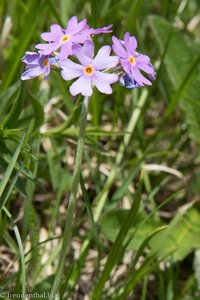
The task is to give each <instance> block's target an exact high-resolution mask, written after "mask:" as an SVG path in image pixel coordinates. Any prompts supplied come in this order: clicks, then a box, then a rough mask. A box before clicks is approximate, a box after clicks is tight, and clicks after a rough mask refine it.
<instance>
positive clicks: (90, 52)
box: [83, 40, 94, 60]
mask: <svg viewBox="0 0 200 300" xmlns="http://www.w3.org/2000/svg"><path fill="white" fill-rule="evenodd" d="M83 52H84V54H85V55H86V56H88V57H89V58H91V60H92V59H93V56H94V44H93V42H92V41H90V40H87V41H85V43H84V45H83Z"/></svg>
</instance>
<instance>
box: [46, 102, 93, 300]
mask: <svg viewBox="0 0 200 300" xmlns="http://www.w3.org/2000/svg"><path fill="white" fill-rule="evenodd" d="M88 103H89V98H88V97H85V98H84V101H83V105H82V110H81V117H80V129H79V138H78V144H77V151H76V159H75V168H74V175H73V180H72V190H71V195H70V198H69V204H68V208H67V214H66V220H65V228H64V233H63V241H62V248H61V252H60V258H59V262H58V268H57V272H56V276H55V280H54V283H53V287H52V291H51V295H53V299H57V297H56V294H57V296H58V291H59V285H60V282H61V277H62V274H63V270H64V265H65V258H66V254H67V250H68V248H69V244H70V237H71V229H72V224H73V217H74V212H75V207H76V194H77V190H78V185H79V180H80V171H81V163H82V158H83V148H84V141H85V129H86V122H87V111H88ZM51 300H52V298H51Z"/></svg>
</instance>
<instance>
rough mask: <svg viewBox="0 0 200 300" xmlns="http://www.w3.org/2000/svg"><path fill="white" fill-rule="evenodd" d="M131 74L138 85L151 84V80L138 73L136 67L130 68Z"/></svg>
mask: <svg viewBox="0 0 200 300" xmlns="http://www.w3.org/2000/svg"><path fill="white" fill-rule="evenodd" d="M132 74H133V77H134V79H135V80H136V81H137V83H138V84H139V85H144V84H146V85H151V82H150V81H149V80H148V79H146V78H145V77H144V76H143V75H142V74H141V73H140V71H139V70H138V68H137V67H134V68H132Z"/></svg>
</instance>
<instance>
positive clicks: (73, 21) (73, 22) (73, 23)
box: [65, 16, 78, 34]
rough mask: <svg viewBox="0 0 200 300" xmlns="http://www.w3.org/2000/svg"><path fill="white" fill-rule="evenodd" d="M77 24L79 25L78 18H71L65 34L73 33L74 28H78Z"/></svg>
mask: <svg viewBox="0 0 200 300" xmlns="http://www.w3.org/2000/svg"><path fill="white" fill-rule="evenodd" d="M77 24H78V20H77V17H76V16H73V17H71V19H70V20H69V21H68V24H67V28H66V31H65V34H66V33H69V32H72V31H73V29H74V27H76V25H77Z"/></svg>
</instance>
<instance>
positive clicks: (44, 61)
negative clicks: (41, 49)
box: [43, 58, 49, 67]
mask: <svg viewBox="0 0 200 300" xmlns="http://www.w3.org/2000/svg"><path fill="white" fill-rule="evenodd" d="M48 63H49V61H48V59H47V58H45V59H44V60H43V67H46V66H47V65H48Z"/></svg>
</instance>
